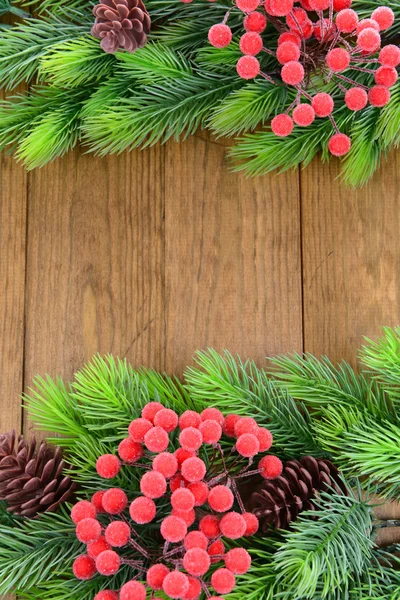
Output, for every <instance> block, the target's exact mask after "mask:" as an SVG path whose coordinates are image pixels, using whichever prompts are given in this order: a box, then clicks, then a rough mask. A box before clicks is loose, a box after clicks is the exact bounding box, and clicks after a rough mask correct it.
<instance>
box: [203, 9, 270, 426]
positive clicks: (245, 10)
mask: <svg viewBox="0 0 400 600" xmlns="http://www.w3.org/2000/svg"><path fill="white" fill-rule="evenodd" d="M259 3H260V2H259V0H236V6H237V7H238V8H239V9H240V10H241V11H243V12H245V13H250V12H253V10H256V8H257V7H258V5H259ZM207 418H208V417H207Z"/></svg>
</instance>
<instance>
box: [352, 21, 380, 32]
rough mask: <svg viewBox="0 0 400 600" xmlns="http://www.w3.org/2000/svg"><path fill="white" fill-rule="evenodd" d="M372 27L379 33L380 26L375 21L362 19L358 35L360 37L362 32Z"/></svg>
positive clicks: (359, 23) (358, 27)
mask: <svg viewBox="0 0 400 600" xmlns="http://www.w3.org/2000/svg"><path fill="white" fill-rule="evenodd" d="M371 27H372V29H375V31H379V25H378V23H377V22H376V21H374V20H373V19H361V21H359V22H358V25H357V29H356V34H357V35H358V34H359V33H360V31H363V30H364V29H367V28H371Z"/></svg>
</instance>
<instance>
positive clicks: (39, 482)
mask: <svg viewBox="0 0 400 600" xmlns="http://www.w3.org/2000/svg"><path fill="white" fill-rule="evenodd" d="M15 442H16V435H15V431H11V432H10V433H6V434H3V435H0V500H5V502H6V503H7V510H8V511H10V512H13V513H14V514H16V515H20V516H22V517H33V516H35V515H37V514H38V513H42V512H45V511H54V510H55V509H56V508H57V507H58V506H59V505H60V504H61V503H62V502H65V501H66V500H67V499H68V498H69V496H70V495H71V494H72V492H73V490H74V489H75V483H73V481H72V480H71V478H70V477H69V476H68V475H67V476H63V474H62V472H63V468H64V466H65V463H64V461H63V460H62V451H61V448H59V447H58V446H49V445H47V444H46V442H41V444H40V445H39V448H38V449H37V450H36V446H37V443H36V440H35V439H33V440H32V441H31V442H30V443H28V442H27V441H26V440H24V438H23V436H22V435H21V436H19V437H18V443H17V445H16V444H15ZM15 446H16V447H15Z"/></svg>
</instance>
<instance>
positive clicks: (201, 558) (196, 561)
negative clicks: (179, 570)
mask: <svg viewBox="0 0 400 600" xmlns="http://www.w3.org/2000/svg"><path fill="white" fill-rule="evenodd" d="M182 564H183V567H184V569H185V571H187V572H188V573H190V575H195V576H196V577H201V576H202V575H204V573H207V571H208V569H209V568H210V564H211V561H210V557H209V556H208V554H207V552H206V551H205V550H202V549H201V548H191V549H190V550H188V551H187V552H186V554H185V556H184V557H183V561H182Z"/></svg>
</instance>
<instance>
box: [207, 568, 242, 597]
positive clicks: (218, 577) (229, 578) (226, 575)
mask: <svg viewBox="0 0 400 600" xmlns="http://www.w3.org/2000/svg"><path fill="white" fill-rule="evenodd" d="M235 583H236V579H235V576H234V574H233V573H231V571H229V570H228V569H217V571H214V573H213V574H212V575H211V585H212V586H213V588H214V590H215V591H216V592H217V593H218V594H230V593H231V591H232V590H233V588H234V587H235Z"/></svg>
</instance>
